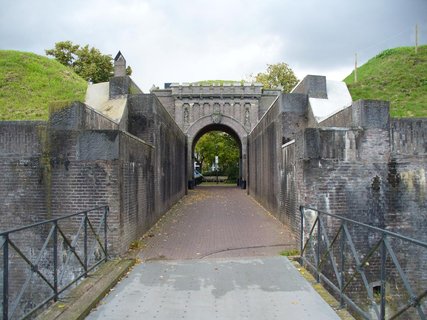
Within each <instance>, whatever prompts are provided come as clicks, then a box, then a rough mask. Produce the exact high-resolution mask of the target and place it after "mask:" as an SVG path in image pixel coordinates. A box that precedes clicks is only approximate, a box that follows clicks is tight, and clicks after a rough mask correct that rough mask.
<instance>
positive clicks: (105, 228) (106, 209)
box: [104, 206, 110, 261]
mask: <svg viewBox="0 0 427 320" xmlns="http://www.w3.org/2000/svg"><path fill="white" fill-rule="evenodd" d="M109 212H110V208H109V207H108V206H106V207H105V208H104V252H105V261H107V260H108V246H107V229H108V228H107V226H108V225H107V216H108V213H109Z"/></svg>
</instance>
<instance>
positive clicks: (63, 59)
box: [45, 41, 132, 83]
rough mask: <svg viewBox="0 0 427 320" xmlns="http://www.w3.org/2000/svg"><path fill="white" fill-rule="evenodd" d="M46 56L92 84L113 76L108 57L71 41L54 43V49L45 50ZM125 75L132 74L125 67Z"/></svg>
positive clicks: (111, 60)
mask: <svg viewBox="0 0 427 320" xmlns="http://www.w3.org/2000/svg"><path fill="white" fill-rule="evenodd" d="M45 52H46V55H48V56H52V57H54V58H55V60H57V61H58V62H60V63H61V64H63V65H66V66H69V67H70V68H72V69H73V70H74V71H75V72H76V73H77V74H78V75H79V76H80V77H82V78H83V79H85V80H86V81H92V82H93V83H98V82H105V81H108V80H109V79H110V77H112V76H113V72H114V67H113V59H112V57H111V56H110V55H105V54H102V53H101V51H99V50H98V49H96V48H94V47H92V48H90V47H89V45H85V46H84V47H81V46H80V45H78V44H74V43H72V42H71V41H60V42H57V43H55V48H53V49H48V50H45ZM126 73H127V74H128V75H130V74H132V68H131V67H130V66H128V67H127V69H126Z"/></svg>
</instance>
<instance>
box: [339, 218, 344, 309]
mask: <svg viewBox="0 0 427 320" xmlns="http://www.w3.org/2000/svg"><path fill="white" fill-rule="evenodd" d="M344 225H345V222H343V224H342V225H341V238H340V256H341V259H340V269H341V277H340V278H341V280H340V308H344V306H345V304H344V298H343V294H344V280H345V279H344V268H345V254H344V250H345V232H344Z"/></svg>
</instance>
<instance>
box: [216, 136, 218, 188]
mask: <svg viewBox="0 0 427 320" xmlns="http://www.w3.org/2000/svg"><path fill="white" fill-rule="evenodd" d="M215 154H216V156H215V174H216V183H217V184H218V145H217V144H216V145H215Z"/></svg>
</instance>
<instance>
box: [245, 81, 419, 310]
mask: <svg viewBox="0 0 427 320" xmlns="http://www.w3.org/2000/svg"><path fill="white" fill-rule="evenodd" d="M315 80H316V81H317V80H318V79H315ZM316 81H314V82H316ZM310 85H315V86H317V89H315V90H311V89H310ZM300 86H301V87H300V88H297V89H296V90H294V91H293V93H291V94H288V95H282V96H281V97H279V98H278V99H277V100H276V102H275V103H274V104H273V105H272V106H271V107H270V109H269V110H268V111H267V113H266V114H265V115H264V117H263V118H262V119H261V120H260V122H259V124H258V125H257V126H256V127H255V128H254V129H253V130H252V132H251V133H250V136H249V138H248V141H249V185H248V188H249V193H250V194H251V195H252V196H253V197H255V198H256V199H257V200H258V201H259V202H260V203H261V204H262V205H263V206H265V207H266V208H268V209H269V210H271V211H272V212H273V214H275V215H276V216H277V217H278V218H279V219H280V220H281V221H282V222H284V223H286V224H288V225H290V226H291V227H292V229H293V230H294V231H295V233H296V234H297V235H298V233H299V228H300V215H299V211H298V207H299V206H300V205H306V206H311V207H315V208H318V209H320V210H323V211H326V212H329V213H332V214H339V215H345V216H347V217H349V218H352V219H354V220H356V221H360V222H364V223H367V224H369V225H374V226H378V227H381V228H385V229H388V230H391V231H395V232H398V233H401V234H404V235H406V236H410V237H413V238H416V239H419V240H422V241H427V210H426V209H427V208H426V206H427V200H426V199H427V197H426V188H427V185H426V178H427V176H426V170H427V168H426V166H427V161H426V160H427V142H426V141H427V119H390V117H389V110H388V103H386V102H381V101H357V102H354V103H353V105H352V106H350V107H348V108H345V109H343V110H342V111H340V112H337V113H335V114H333V115H332V116H330V117H328V118H326V119H324V120H322V121H318V120H317V119H315V118H314V116H313V113H312V110H311V107H310V102H309V98H312V97H313V96H318V95H319V94H320V95H321V91H322V88H321V87H322V86H321V85H320V86H319V84H318V83H315V84H312V83H310V81H303V82H302V83H301V84H300ZM319 87H320V90H319ZM297 92H298V94H297ZM319 92H320V93H319ZM288 102H289V103H288ZM286 106H290V107H288V108H287V107H286ZM325 223H326V225H327V226H328V233H329V234H331V235H332V234H333V233H334V231H336V230H337V229H336V224H337V222H336V221H333V220H331V219H328V220H327V221H325ZM350 232H351V234H352V237H353V240H354V242H355V246H356V247H357V250H358V253H359V254H360V256H361V257H363V256H364V255H365V254H366V253H367V251H368V250H369V248H371V247H372V246H373V245H374V244H375V243H376V241H378V240H379V238H378V236H376V235H374V234H372V233H369V232H367V231H366V230H363V229H360V228H353V229H351V230H350ZM393 247H394V249H395V251H396V253H397V256H398V259H399V261H400V263H401V267H402V269H403V270H405V271H406V272H407V274H408V280H409V281H410V283H411V284H412V285H413V287H414V288H415V290H416V291H417V289H418V291H417V292H420V290H421V289H423V288H424V289H425V287H427V272H426V269H425V265H426V263H427V252H426V250H421V249H420V248H415V246H408V245H404V244H400V243H398V242H396V241H394V242H393ZM351 259H352V258H351V256H350V255H347V258H346V261H347V264H348V266H350V270H351V268H353V270H355V269H356V266H355V264H354V260H351ZM387 266H388V273H387V287H388V288H389V291H388V292H389V299H390V301H389V305H388V307H387V308H388V309H393V308H394V309H395V311H396V309H397V308H398V306H399V305H400V306H402V301H403V302H404V301H407V299H406V298H402V297H403V296H402V295H403V291H404V290H403V283H402V281H401V280H400V278H399V276H398V274H397V271H396V268H395V267H394V265H393V264H392V261H391V259H390V257H388V258H387ZM324 269H325V270H330V271H331V273H330V276H331V279H334V276H333V275H332V266H331V265H330V264H329V263H328V262H327V263H326V264H325V266H324ZM325 272H327V271H325ZM365 272H366V274H367V277H368V281H369V282H370V284H372V285H375V283H378V280H379V255H378V254H377V255H375V256H374V257H373V259H372V260H371V261H370V266H369V268H367V269H366V270H365ZM348 291H349V292H350V293H351V294H352V295H353V296H354V297H355V298H356V299H359V300H360V302H362V303H366V304H368V303H367V301H366V298H365V297H366V292H365V290H364V288H363V285H362V282H361V281H360V279H358V281H355V283H354V284H353V285H352V286H351V287H350V288H349V289H348ZM362 297H363V298H362ZM364 299H365V300H364ZM405 299H406V300H405ZM400 300H402V301H400ZM425 307H426V306H425V303H424V308H425Z"/></svg>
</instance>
